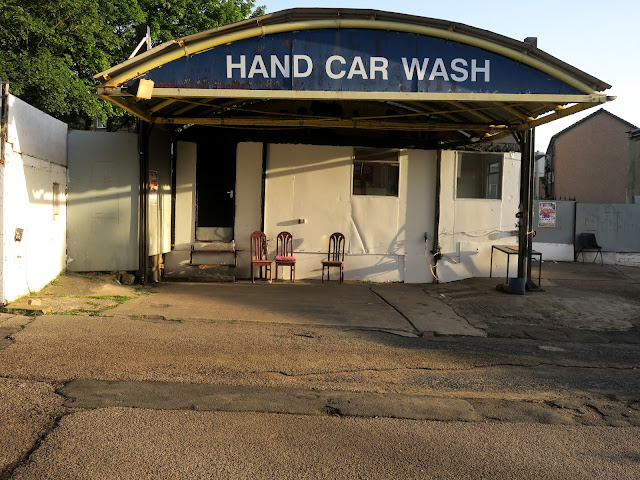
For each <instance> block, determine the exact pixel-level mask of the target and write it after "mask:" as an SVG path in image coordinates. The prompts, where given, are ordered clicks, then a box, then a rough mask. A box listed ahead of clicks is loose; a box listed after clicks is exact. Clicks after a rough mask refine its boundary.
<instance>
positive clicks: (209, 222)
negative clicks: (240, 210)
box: [196, 142, 237, 242]
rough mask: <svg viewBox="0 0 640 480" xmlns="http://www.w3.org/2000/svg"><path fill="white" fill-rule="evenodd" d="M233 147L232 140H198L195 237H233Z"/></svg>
mask: <svg viewBox="0 0 640 480" xmlns="http://www.w3.org/2000/svg"><path fill="white" fill-rule="evenodd" d="M236 149H237V145H236V144H235V143H233V144H228V143H227V144H225V143H222V144H221V143H217V142H206V143H198V151H197V161H196V241H200V242H230V241H232V240H233V224H234V219H235V185H236Z"/></svg>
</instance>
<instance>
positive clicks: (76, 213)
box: [68, 131, 140, 272]
mask: <svg viewBox="0 0 640 480" xmlns="http://www.w3.org/2000/svg"><path fill="white" fill-rule="evenodd" d="M68 161H69V195H68V208H69V222H68V228H69V231H68V256H69V263H68V268H69V270H71V271H75V272H86V271H107V272H108V271H116V270H128V271H135V270H138V189H139V177H140V167H139V161H138V136H137V135H135V134H132V133H123V132H117V133H105V132H85V131H71V132H70V133H69V157H68Z"/></svg>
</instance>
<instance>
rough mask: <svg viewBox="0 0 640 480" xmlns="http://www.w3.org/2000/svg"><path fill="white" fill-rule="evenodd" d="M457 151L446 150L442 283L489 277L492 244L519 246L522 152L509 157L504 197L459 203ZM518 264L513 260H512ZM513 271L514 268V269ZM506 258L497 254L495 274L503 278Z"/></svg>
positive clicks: (505, 165)
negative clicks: (517, 225) (517, 230)
mask: <svg viewBox="0 0 640 480" xmlns="http://www.w3.org/2000/svg"><path fill="white" fill-rule="evenodd" d="M457 156H458V155H457V153H456V152H453V151H443V152H442V164H441V191H440V223H439V244H440V247H441V252H442V254H443V258H442V259H441V260H440V261H439V262H438V265H437V275H438V279H439V281H440V282H451V281H455V280H461V279H463V278H470V277H488V276H489V270H490V263H491V245H495V244H502V245H516V243H517V234H514V233H513V232H514V231H515V230H516V223H517V219H516V217H515V215H516V213H517V211H518V204H519V191H520V154H519V153H506V154H505V157H504V163H503V174H502V199H501V200H485V199H466V198H465V199H457V198H456V171H457V170H456V162H457ZM511 264H512V265H513V262H511ZM511 268H513V267H511ZM505 270H506V255H505V254H502V253H497V254H495V255H494V264H493V271H494V275H497V276H503V275H504V272H505Z"/></svg>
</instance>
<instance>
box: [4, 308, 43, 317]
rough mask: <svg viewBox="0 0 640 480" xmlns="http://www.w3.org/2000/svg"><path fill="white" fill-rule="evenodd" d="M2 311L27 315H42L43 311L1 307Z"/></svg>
mask: <svg viewBox="0 0 640 480" xmlns="http://www.w3.org/2000/svg"><path fill="white" fill-rule="evenodd" d="M0 313H9V314H11V315H23V316H25V317H37V316H39V315H42V312H38V311H34V310H22V309H21V308H5V307H0Z"/></svg>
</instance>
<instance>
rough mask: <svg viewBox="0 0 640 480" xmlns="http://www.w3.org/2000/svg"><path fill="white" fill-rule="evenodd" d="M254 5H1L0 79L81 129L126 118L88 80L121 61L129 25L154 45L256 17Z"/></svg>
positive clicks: (2, 1) (239, 0) (114, 0)
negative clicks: (147, 32) (145, 28)
mask: <svg viewBox="0 0 640 480" xmlns="http://www.w3.org/2000/svg"><path fill="white" fill-rule="evenodd" d="M254 6H255V2H254V0H182V1H175V0H127V1H123V0H111V1H109V0H57V1H56V2H47V1H42V0H0V79H2V80H5V81H8V82H10V84H11V91H12V93H14V94H15V95H16V96H19V97H20V98H22V99H23V100H24V101H26V102H28V103H30V104H31V105H33V106H35V107H36V108H39V109H40V110H43V111H44V112H46V113H48V114H50V115H52V116H53V117H56V118H58V119H60V120H62V121H65V122H67V123H69V124H70V125H71V126H72V127H76V128H86V127H87V126H88V125H90V123H91V122H92V120H93V119H95V118H100V119H102V120H103V121H105V122H106V121H107V120H108V119H109V120H110V123H112V122H113V121H115V122H116V123H119V122H118V120H119V119H120V118H122V117H123V116H124V115H125V114H124V112H122V111H121V110H119V109H117V108H115V107H114V106H112V105H111V104H109V103H107V102H104V101H102V100H100V99H98V98H97V97H96V96H95V95H94V92H95V87H96V82H95V81H94V80H93V75H94V74H96V73H99V72H101V71H103V70H106V69H107V68H109V67H111V66H113V65H116V64H118V63H120V62H122V61H124V60H126V59H127V57H128V56H129V54H130V52H131V51H133V49H134V48H135V25H137V24H142V23H147V24H149V25H150V26H151V31H152V38H153V40H154V43H162V42H165V41H167V40H171V39H173V38H178V37H182V36H185V35H189V34H192V33H197V32H199V31H202V30H207V29H210V28H214V27H217V26H221V25H224V24H227V23H231V22H235V21H239V20H242V19H244V18H247V17H248V16H254V15H261V14H263V13H264V7H258V8H254Z"/></svg>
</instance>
